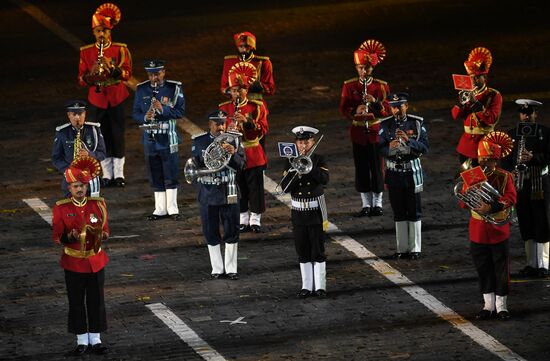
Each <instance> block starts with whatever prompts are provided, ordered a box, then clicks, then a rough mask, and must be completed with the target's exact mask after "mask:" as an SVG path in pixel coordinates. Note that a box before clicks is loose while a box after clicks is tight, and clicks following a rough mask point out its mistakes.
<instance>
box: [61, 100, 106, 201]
mask: <svg viewBox="0 0 550 361" xmlns="http://www.w3.org/2000/svg"><path fill="white" fill-rule="evenodd" d="M65 106H66V108H67V118H69V122H68V123H65V124H63V125H60V126H58V127H57V128H55V139H54V142H53V149H52V163H53V165H54V167H55V168H56V169H57V170H58V171H59V172H61V173H64V172H65V170H66V169H67V168H69V166H70V165H71V162H72V161H73V160H74V157H75V140H76V141H78V140H77V138H78V136H80V142H81V143H80V144H81V148H80V150H77V152H78V154H76V157H83V156H90V157H93V158H95V159H97V160H98V161H99V162H101V161H102V160H103V159H105V142H104V140H103V134H101V128H100V124H99V123H92V122H87V121H86V102H85V101H82V100H72V101H70V102H68V103H67V104H66V105H65ZM79 130H80V132H79ZM77 147H78V146H77ZM100 184H101V182H100V178H99V176H97V177H95V178H93V179H92V180H91V181H90V183H89V185H88V186H89V191H90V194H91V196H93V197H95V196H99V191H100V187H101V185H100ZM61 190H62V191H63V194H64V195H65V196H69V194H70V193H69V189H68V187H67V182H66V180H65V177H63V179H62V181H61Z"/></svg>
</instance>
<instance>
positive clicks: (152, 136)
mask: <svg viewBox="0 0 550 361" xmlns="http://www.w3.org/2000/svg"><path fill="white" fill-rule="evenodd" d="M151 86H152V88H153V91H152V94H151V105H150V106H149V111H151V110H152V111H153V118H151V119H150V120H149V121H150V124H151V129H150V130H149V140H150V141H151V142H154V141H156V139H155V133H153V129H154V128H155V126H157V124H156V121H157V120H156V119H155V115H156V114H157V110H156V109H155V108H153V101H154V100H155V99H156V97H155V95H157V94H158V93H159V88H158V82H155V83H152V84H151ZM157 129H158V126H157Z"/></svg>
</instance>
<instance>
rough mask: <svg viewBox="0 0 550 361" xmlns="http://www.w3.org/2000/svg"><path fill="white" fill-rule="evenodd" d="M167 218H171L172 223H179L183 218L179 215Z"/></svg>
mask: <svg viewBox="0 0 550 361" xmlns="http://www.w3.org/2000/svg"><path fill="white" fill-rule="evenodd" d="M169 217H170V218H172V220H173V221H181V220H182V219H183V217H182V216H180V215H179V213H176V214H171V215H170V216H169Z"/></svg>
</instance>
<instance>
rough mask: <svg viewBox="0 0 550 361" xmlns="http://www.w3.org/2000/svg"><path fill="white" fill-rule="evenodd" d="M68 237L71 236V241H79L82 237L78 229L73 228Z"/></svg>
mask: <svg viewBox="0 0 550 361" xmlns="http://www.w3.org/2000/svg"><path fill="white" fill-rule="evenodd" d="M67 238H69V241H71V242H73V243H74V242H78V241H79V239H80V233H79V232H78V231H77V230H76V229H72V230H71V231H70V232H69V233H68V234H67Z"/></svg>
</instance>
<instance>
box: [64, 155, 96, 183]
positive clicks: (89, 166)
mask: <svg viewBox="0 0 550 361" xmlns="http://www.w3.org/2000/svg"><path fill="white" fill-rule="evenodd" d="M98 175H101V164H100V163H99V162H98V160H97V159H95V158H93V157H90V156H83V157H79V158H77V159H75V160H73V161H72V162H71V165H70V167H69V168H67V170H66V171H65V180H66V181H67V183H72V182H76V181H79V182H82V183H88V182H89V181H90V180H92V179H94V178H95V177H97V176H98Z"/></svg>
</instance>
